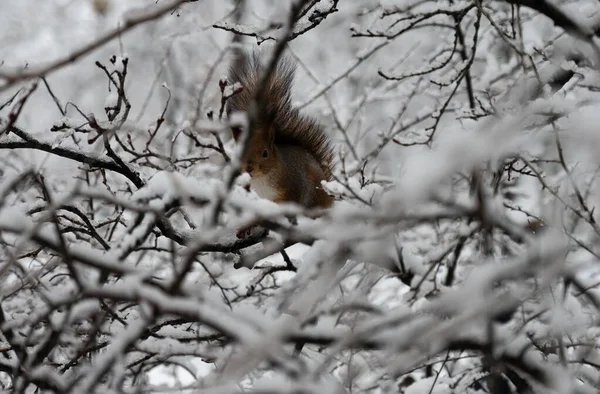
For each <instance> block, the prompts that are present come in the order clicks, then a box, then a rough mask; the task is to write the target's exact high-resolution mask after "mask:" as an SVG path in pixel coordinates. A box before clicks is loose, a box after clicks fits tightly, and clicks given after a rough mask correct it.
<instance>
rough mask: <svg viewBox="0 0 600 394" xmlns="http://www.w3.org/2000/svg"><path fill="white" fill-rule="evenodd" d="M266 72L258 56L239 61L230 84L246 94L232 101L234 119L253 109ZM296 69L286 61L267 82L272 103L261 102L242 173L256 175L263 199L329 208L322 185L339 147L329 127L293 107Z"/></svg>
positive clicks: (329, 175)
mask: <svg viewBox="0 0 600 394" xmlns="http://www.w3.org/2000/svg"><path fill="white" fill-rule="evenodd" d="M263 67H264V66H263V65H262V64H261V57H260V55H259V54H258V53H257V52H254V53H253V54H252V55H248V54H243V55H242V57H241V58H240V59H239V61H238V62H234V64H233V66H232V67H231V68H230V70H229V81H230V83H236V82H239V83H240V84H241V85H242V90H241V92H239V93H237V94H235V95H233V96H232V97H230V98H229V99H228V101H227V105H228V106H227V114H228V116H229V115H231V113H233V112H237V111H247V110H248V107H249V105H250V100H251V99H252V98H253V96H254V95H255V92H256V89H257V88H258V86H257V85H258V83H259V81H258V79H259V78H260V77H261V75H262V73H263V71H264V68H263ZM295 69H296V66H295V64H294V63H292V62H291V61H290V60H289V59H288V58H286V57H284V58H282V59H280V60H279V62H278V63H277V66H276V68H275V70H274V71H273V72H272V73H271V76H270V78H269V79H268V80H267V83H266V86H265V88H266V91H265V93H266V94H265V95H264V97H266V99H265V100H263V102H262V103H259V107H258V110H259V119H258V122H257V125H256V127H255V129H254V130H252V134H251V136H250V140H249V145H248V149H247V152H246V154H245V155H244V157H242V159H241V164H242V165H241V170H242V172H247V173H248V174H249V175H250V188H251V189H253V190H254V191H255V192H256V193H257V194H258V195H259V196H261V197H262V198H265V199H268V200H271V201H274V202H276V203H282V202H294V203H297V204H299V205H301V206H303V207H305V208H328V207H330V206H331V205H332V204H333V200H334V199H333V197H332V196H330V195H329V194H327V193H326V192H325V190H324V189H323V187H322V186H321V182H322V181H330V180H331V179H332V172H333V155H334V153H333V147H332V144H331V141H330V139H329V137H328V136H327V134H326V133H325V131H324V129H323V127H322V126H321V125H319V124H318V123H317V122H316V121H315V120H314V119H312V118H310V117H308V116H306V115H303V114H301V113H300V111H299V110H298V109H297V108H294V107H293V106H292V102H291V88H292V83H293V80H294V73H295ZM232 134H233V138H234V140H235V141H236V142H238V141H239V138H240V135H241V130H240V129H239V128H232ZM238 236H239V234H238Z"/></svg>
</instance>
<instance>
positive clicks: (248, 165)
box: [246, 162, 254, 174]
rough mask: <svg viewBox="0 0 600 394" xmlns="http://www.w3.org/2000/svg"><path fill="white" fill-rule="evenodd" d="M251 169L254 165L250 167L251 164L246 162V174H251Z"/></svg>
mask: <svg viewBox="0 0 600 394" xmlns="http://www.w3.org/2000/svg"><path fill="white" fill-rule="evenodd" d="M253 169H254V165H252V162H248V164H246V171H247V172H248V174H251V173H252V170H253Z"/></svg>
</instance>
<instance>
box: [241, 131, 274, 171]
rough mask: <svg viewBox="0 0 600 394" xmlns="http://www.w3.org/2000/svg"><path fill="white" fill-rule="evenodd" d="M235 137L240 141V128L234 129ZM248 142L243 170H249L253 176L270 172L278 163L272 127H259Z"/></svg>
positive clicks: (243, 159) (243, 158) (243, 160)
mask: <svg viewBox="0 0 600 394" xmlns="http://www.w3.org/2000/svg"><path fill="white" fill-rule="evenodd" d="M233 137H234V139H235V141H236V142H238V139H239V137H240V132H239V130H236V129H234V130H233ZM248 142H249V144H248V149H247V151H246V154H245V155H244V157H242V163H241V164H242V166H241V171H242V172H247V173H248V174H249V175H250V176H253V177H258V176H261V175H266V174H268V173H270V172H271V170H273V169H274V168H275V167H276V165H277V158H276V157H275V155H276V152H275V142H274V135H273V131H272V128H271V127H265V128H257V129H256V130H254V132H253V133H252V135H251V136H250V141H248Z"/></svg>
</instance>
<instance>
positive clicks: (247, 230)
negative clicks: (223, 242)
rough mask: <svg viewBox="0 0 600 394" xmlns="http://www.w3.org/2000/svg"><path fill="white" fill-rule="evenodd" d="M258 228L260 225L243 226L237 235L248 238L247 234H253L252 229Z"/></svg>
mask: <svg viewBox="0 0 600 394" xmlns="http://www.w3.org/2000/svg"><path fill="white" fill-rule="evenodd" d="M256 228H258V225H256V224H253V225H251V226H248V227H242V228H241V229H239V230H238V231H237V232H236V233H235V235H236V237H238V238H240V239H241V238H246V237H247V236H249V235H250V234H252V231H254V230H255V229H256Z"/></svg>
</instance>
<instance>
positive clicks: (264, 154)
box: [262, 149, 269, 157]
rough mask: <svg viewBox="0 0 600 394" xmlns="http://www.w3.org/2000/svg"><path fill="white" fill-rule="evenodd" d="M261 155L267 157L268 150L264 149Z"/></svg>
mask: <svg viewBox="0 0 600 394" xmlns="http://www.w3.org/2000/svg"><path fill="white" fill-rule="evenodd" d="M262 157H269V151H267V150H266V149H265V150H264V151H263V153H262Z"/></svg>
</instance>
